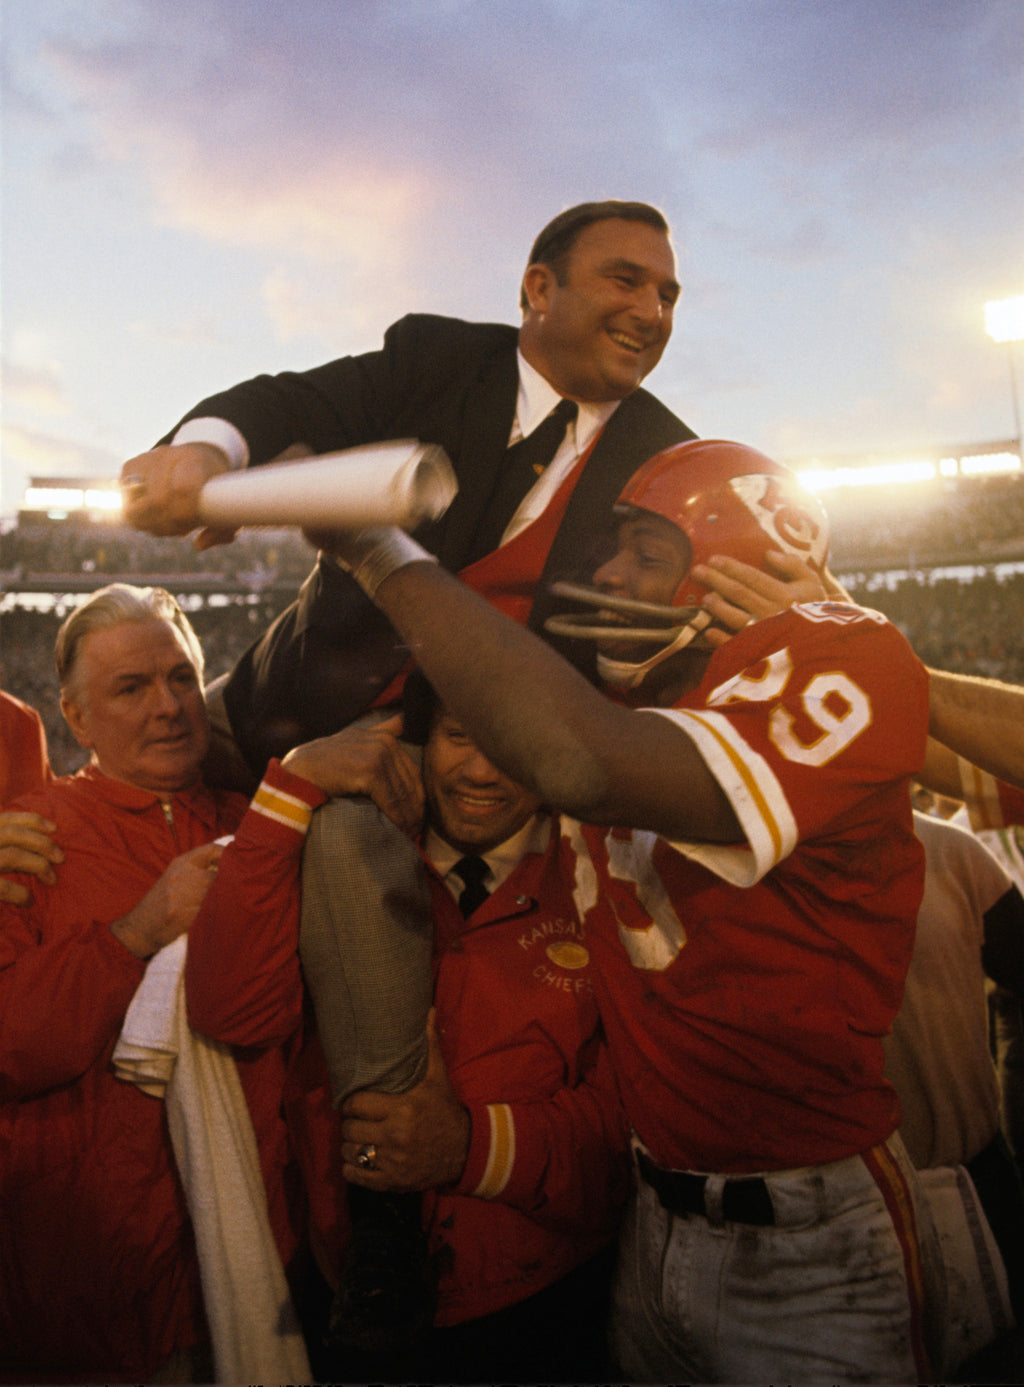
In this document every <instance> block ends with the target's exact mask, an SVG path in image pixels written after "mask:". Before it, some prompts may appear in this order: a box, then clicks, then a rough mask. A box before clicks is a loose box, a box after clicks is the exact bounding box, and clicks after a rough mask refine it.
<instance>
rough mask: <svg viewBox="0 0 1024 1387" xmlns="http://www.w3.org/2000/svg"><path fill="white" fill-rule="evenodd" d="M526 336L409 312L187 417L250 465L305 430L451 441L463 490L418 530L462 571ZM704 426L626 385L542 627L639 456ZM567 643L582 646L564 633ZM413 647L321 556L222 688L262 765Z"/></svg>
mask: <svg viewBox="0 0 1024 1387" xmlns="http://www.w3.org/2000/svg"><path fill="white" fill-rule="evenodd" d="M517 341H518V332H517V330H516V329H515V328H513V327H509V326H506V325H504V324H499V323H465V322H462V321H461V320H459V319H455V318H439V317H431V316H426V315H422V314H416V315H410V316H409V317H406V318H403V319H401V320H400V321H399V322H397V323H395V324H394V325H393V326H392V327H391V328H389V329H388V331H387V333H386V334H385V337H384V346H383V349H382V350H381V351H378V352H368V353H366V354H365V355H362V356H355V357H344V358H342V359H341V360H338V361H333V362H329V363H328V364H327V365H325V366H319V367H316V368H315V369H314V370H312V371H306V372H303V373H301V374H296V373H286V374H283V375H278V376H259V377H257V378H256V379H255V380H252V381H248V382H245V383H244V384H242V385H239V386H235V387H234V388H233V389H231V390H228V391H226V392H225V393H224V394H221V395H215V396H212V397H210V398H209V399H207V400H204V401H203V402H202V403H201V404H200V405H198V406H197V407H196V408H195V409H194V410H192V411H191V412H190V414H189V415H188V416H186V417H188V418H194V417H197V416H202V415H214V416H216V417H218V418H222V419H228V420H230V422H231V423H233V424H234V425H235V426H236V427H237V428H238V429H239V430H240V431H241V432H242V433H243V434H244V435H245V438H246V439H247V440H248V443H249V447H250V453H251V457H250V465H254V464H255V465H259V464H260V463H262V462H266V461H268V460H269V459H271V458H273V457H276V456H277V455H278V454H279V453H281V452H282V451H283V450H284V449H285V448H287V447H289V446H291V445H292V444H294V443H297V442H299V443H305V444H307V445H308V446H309V447H310V448H312V450H313V451H314V453H323V452H331V451H334V450H336V449H339V448H350V447H355V446H357V445H359V444H365V443H374V442H382V441H385V440H387V439H393V438H418V439H420V440H421V441H422V442H424V443H438V444H440V445H441V447H443V448H444V450H445V452H446V453H447V454H448V456H449V458H450V459H451V461H452V465H453V466H454V468H455V472H456V475H457V477H458V481H459V493H458V495H457V496H456V498H455V500H454V501H453V503H452V505H451V507H450V508H449V510H448V512H447V513H446V514H445V515H444V516H442V517H441V519H440V520H438V521H433V522H429V523H427V524H425V525H423V526H421V527H420V529H419V530H418V531H417V532H416V537H417V539H418V540H419V541H420V542H421V543H422V544H423V545H425V547H426V548H428V549H429V550H430V551H431V552H432V553H435V554H437V556H438V558H439V559H440V561H441V563H442V564H444V566H445V567H446V568H448V569H450V570H451V571H452V572H457V571H458V569H459V568H461V567H462V566H463V565H464V563H465V561H466V557H467V554H468V551H469V546H470V544H471V542H472V539H473V535H474V533H475V531H476V528H477V525H478V523H479V521H480V519H481V517H482V516H483V515H484V514H485V513H486V511H487V507H488V503H489V500H490V497H491V493H492V491H493V489H494V486H495V483H496V481H497V477H498V474H499V470H500V467H501V462H502V458H503V456H504V453H505V449H506V446H507V443H508V435H509V431H510V429H511V427H512V420H513V418H514V416H515V408H516V396H517V391H518V382H519V376H518V367H517V361H516V344H517ZM693 437H694V434H693V433H692V431H691V430H690V429H688V428H687V427H686V425H685V424H683V423H682V422H681V421H680V420H679V419H677V418H676V416H675V415H674V414H672V413H671V411H670V410H668V409H666V408H665V406H664V405H662V404H661V403H660V402H659V401H658V400H656V399H655V398H654V396H653V395H650V394H648V393H647V391H646V390H637V391H635V392H634V393H633V394H632V395H630V396H628V397H627V398H626V399H625V400H623V401H622V403H621V404H620V405H619V407H618V409H617V410H616V411H615V413H614V414H613V415H612V417H611V419H610V420H609V422H608V424H607V425H606V427H605V429H604V432H603V433H602V435H601V437H600V439H599V440H598V443H597V446H596V447H595V449H594V451H593V453H592V455H591V457H590V460H589V462H588V463H587V466H586V467H585V469H584V472H583V476H582V477H581V478H580V480H579V482H578V483H577V486H576V489H575V491H574V493H573V496H572V499H571V501H570V504H569V508H568V511H567V513H566V516H565V519H564V521H563V523H562V526H561V528H560V530H559V532H558V536H557V538H556V540H555V542H554V544H553V545H552V547H551V552H550V554H549V556H548V561H547V564H546V566H545V570H544V575H543V578H542V582H541V587H540V591H539V594H538V597H537V599H536V601H535V603H534V608H533V612H532V614H531V618H530V625H531V626H532V627H534V628H535V629H538V630H539V629H540V628H541V626H542V623H543V621H544V619H545V617H546V616H547V615H549V614H550V611H551V602H550V598H549V596H548V593H547V588H548V585H549V584H550V583H551V582H552V581H554V579H555V578H556V577H560V576H568V575H572V576H575V577H577V578H580V577H584V576H589V575H588V574H586V573H584V572H583V571H582V569H581V565H583V564H585V559H586V556H587V555H588V554H589V552H590V548H591V545H592V542H593V538H594V536H595V535H596V534H597V533H599V532H600V531H601V529H602V528H603V527H604V526H605V525H606V524H607V518H608V516H609V514H610V511H611V507H612V505H613V504H614V501H615V498H616V497H617V496H618V494H619V492H620V491H621V489H622V487H623V485H624V483H625V482H626V480H627V479H628V478H629V477H630V476H632V474H633V473H634V472H635V471H636V469H637V467H639V465H640V464H641V463H642V462H644V461H645V460H646V459H647V458H648V457H651V456H652V455H653V454H654V453H657V452H660V451H661V449H662V448H667V447H670V446H671V445H672V444H673V443H680V442H683V441H684V440H685V439H688V438H693ZM299 465H301V464H299ZM503 519H504V520H505V521H506V522H507V520H509V519H511V514H510V515H509V516H506V517H503ZM565 653H566V654H568V655H569V656H570V657H571V658H577V652H576V651H574V650H571V649H569V648H568V647H567V648H566V650H565ZM405 656H406V652H405V651H404V650H403V649H402V648H401V647H400V645H399V643H398V641H397V637H396V636H395V634H394V631H393V630H392V628H391V627H390V625H389V624H388V623H387V622H386V621H385V620H384V618H383V617H382V616H381V615H380V614H379V613H378V612H377V610H376V608H375V607H373V606H372V604H371V603H369V601H368V600H367V599H366V598H365V597H364V596H363V594H362V592H361V591H360V589H359V588H358V587H357V586H356V584H355V583H354V582H353V581H352V580H351V579H350V578H349V577H348V576H347V575H345V574H343V573H341V572H340V571H339V570H338V569H337V568H336V567H335V566H334V565H333V564H329V563H328V564H324V563H318V564H317V566H316V568H315V569H314V571H313V572H312V573H311V574H310V576H309V578H308V579H307V580H306V582H305V583H304V584H303V587H302V590H301V592H300V594H299V597H298V600H297V602H296V603H295V604H293V606H292V607H290V608H289V609H288V610H287V611H286V612H284V613H283V614H282V616H281V617H279V618H278V620H277V621H276V622H275V623H274V625H273V626H272V627H271V628H270V630H269V631H268V632H267V633H266V635H265V636H264V637H263V638H262V639H261V640H260V641H258V642H257V643H256V645H254V646H253V647H252V648H251V649H250V650H249V651H247V652H246V654H245V655H244V656H243V657H242V659H241V660H240V661H239V664H238V665H237V666H236V668H235V670H234V671H233V672H232V674H231V676H230V678H229V680H228V684H227V687H226V689H225V703H226V706H227V710H228V714H229V717H230V719H231V724H232V728H233V730H234V733H235V736H236V739H237V740H238V742H239V744H240V746H241V747H242V749H243V751H244V753H245V755H246V757H247V759H248V760H249V761H250V764H251V765H252V767H253V769H254V771H256V773H260V771H261V770H262V768H263V766H264V765H265V764H266V761H267V759H268V757H269V756H272V755H282V754H283V753H284V751H286V750H288V748H289V747H291V746H294V745H296V744H297V743H298V742H299V741H302V740H307V739H308V738H310V737H315V736H324V735H326V734H327V733H330V732H334V731H337V730H338V729H339V728H340V727H343V726H345V725H346V724H347V723H348V722H350V721H351V720H352V719H353V718H354V717H357V716H358V715H359V713H361V712H362V711H364V710H365V709H366V708H367V707H369V705H370V704H371V703H372V702H373V700H374V698H375V697H376V695H377V693H378V692H379V691H380V690H381V689H383V688H384V687H385V686H386V684H387V683H388V682H389V680H390V679H391V678H392V677H393V675H394V673H395V672H397V670H398V669H399V668H400V667H401V665H402V663H403V662H404V659H405Z"/></svg>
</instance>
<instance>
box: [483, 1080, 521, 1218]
mask: <svg viewBox="0 0 1024 1387" xmlns="http://www.w3.org/2000/svg"><path fill="white" fill-rule="evenodd" d="M487 1116H488V1118H489V1119H490V1124H491V1149H490V1153H489V1155H488V1157H487V1165H486V1166H485V1168H484V1173H483V1176H482V1177H481V1179H480V1183H479V1184H478V1185H477V1187H476V1189H475V1190H474V1191H473V1194H474V1196H475V1197H476V1198H477V1199H497V1197H498V1196H499V1195H500V1194H501V1192H502V1191H503V1190H504V1188H505V1186H506V1185H507V1184H508V1182H509V1180H510V1179H511V1177H512V1168H513V1166H514V1165H515V1161H516V1124H515V1120H514V1119H513V1117H512V1109H511V1108H510V1107H509V1106H508V1104H507V1103H488V1105H487Z"/></svg>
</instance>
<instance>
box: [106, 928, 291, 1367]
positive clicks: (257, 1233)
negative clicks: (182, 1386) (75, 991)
mask: <svg viewBox="0 0 1024 1387" xmlns="http://www.w3.org/2000/svg"><path fill="white" fill-rule="evenodd" d="M186 939H187V936H186V935H184V934H183V935H180V936H179V938H177V939H176V940H175V941H174V942H173V943H172V944H168V945H167V946H166V947H165V948H163V949H161V950H160V951H159V953H157V954H155V955H154V956H153V958H152V959H150V961H149V964H148V966H147V968H146V974H145V977H144V978H143V980H142V982H141V983H140V985H139V988H138V991H137V992H136V994H135V996H134V998H133V999H132V1003H131V1006H130V1007H129V1008H128V1014H127V1015H126V1017H125V1020H124V1026H123V1028H122V1031H121V1038H120V1039H119V1040H118V1043H117V1046H116V1048H115V1050H114V1068H115V1071H116V1073H117V1075H118V1077H119V1078H122V1079H125V1080H127V1081H129V1082H131V1083H134V1084H138V1086H139V1087H140V1088H141V1089H143V1090H144V1092H146V1093H149V1094H152V1095H153V1096H154V1097H164V1098H165V1099H166V1103H167V1121H168V1124H169V1126H170V1131H171V1141H172V1143H173V1146H174V1153H175V1157H176V1158H177V1162H178V1169H179V1171H180V1173H181V1179H182V1184H183V1185H184V1187H185V1194H186V1196H187V1199H188V1205H189V1211H190V1213H191V1215H192V1224H193V1228H194V1230H195V1237H196V1248H197V1251H198V1254H199V1266H200V1271H201V1274H202V1280H203V1298H204V1302H205V1305H206V1316H207V1320H208V1321H209V1324H210V1332H211V1335H212V1337H213V1353H214V1362H215V1366H216V1372H217V1381H218V1382H247V1383H265V1384H270V1383H273V1384H284V1383H301V1382H310V1381H311V1380H312V1375H311V1372H310V1367H309V1359H308V1357H307V1355H306V1346H305V1342H304V1340H303V1338H302V1334H301V1331H300V1329H299V1325H298V1318H297V1316H296V1314H295V1308H294V1306H293V1305H292V1301H291V1296H290V1294H289V1292H288V1283H287V1282H286V1280H285V1276H284V1271H283V1269H282V1267H281V1259H280V1257H279V1255H278V1252H277V1246H276V1244H275V1242H274V1237H273V1234H272V1233H271V1230H270V1221H269V1218H268V1216H267V1199H266V1191H265V1189H264V1186H263V1177H262V1173H261V1171H260V1164H259V1156H258V1154H257V1151H256V1138H255V1136H254V1134H253V1130H252V1123H251V1121H250V1119H249V1110H248V1108H247V1106H246V1102H245V1096H244V1094H243V1093H242V1086H241V1083H240V1082H239V1078H238V1071H237V1070H236V1068H235V1062H234V1059H233V1058H232V1055H231V1050H230V1047H229V1046H227V1045H221V1044H220V1043H218V1042H217V1041H213V1040H208V1039H206V1037H205V1036H201V1035H198V1034H197V1033H196V1032H195V1031H193V1030H192V1028H191V1027H190V1026H189V1024H188V1020H187V1018H186V1015H185V988H184V978H183V969H184V964H185V948H186Z"/></svg>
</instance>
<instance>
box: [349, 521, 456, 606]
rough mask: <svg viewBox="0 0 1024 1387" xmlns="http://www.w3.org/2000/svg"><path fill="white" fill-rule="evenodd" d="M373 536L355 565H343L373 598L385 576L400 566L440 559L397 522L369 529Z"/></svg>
mask: <svg viewBox="0 0 1024 1387" xmlns="http://www.w3.org/2000/svg"><path fill="white" fill-rule="evenodd" d="M371 536H372V537H373V540H374V542H373V543H372V546H371V547H370V548H369V549H367V551H366V552H365V553H364V554H363V555H362V557H361V558H360V559H358V561H357V562H356V563H355V565H354V566H349V565H347V564H343V567H348V568H349V572H350V573H351V574H352V577H353V578H354V579H355V580H356V582H357V583H358V584H359V586H360V587H361V588H362V590H363V591H364V592H365V593H366V595H367V597H369V598H370V599H371V600H372V599H373V598H374V597H376V595H377V589H378V588H379V587H380V585H381V583H383V581H384V579H385V578H389V577H390V576H391V574H392V573H394V572H396V570H397V569H399V568H404V567H405V566H406V564H410V563H419V562H426V563H437V557H436V555H434V554H429V553H428V552H427V550H426V549H424V548H423V546H422V544H417V543H416V541H415V540H414V539H413V538H412V537H411V536H410V535H407V534H406V533H405V531H404V530H400V529H398V528H397V526H388V527H386V528H382V529H380V530H376V531H373V530H368V531H366V538H367V539H368V540H369V539H370V538H371Z"/></svg>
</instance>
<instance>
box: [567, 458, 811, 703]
mask: <svg viewBox="0 0 1024 1387" xmlns="http://www.w3.org/2000/svg"><path fill="white" fill-rule="evenodd" d="M615 509H616V514H618V515H621V517H622V518H624V519H625V518H626V517H628V515H629V513H630V512H631V511H632V510H642V511H653V512H655V513H656V514H657V515H660V516H663V517H664V518H665V519H666V520H669V521H671V523H672V524H673V525H675V526H676V527H677V528H678V529H680V530H681V531H682V532H683V534H684V535H686V537H687V539H688V540H689V543H690V549H691V556H690V566H691V568H692V566H693V565H694V564H697V563H705V562H707V560H708V559H710V558H711V557H712V555H714V554H725V555H728V556H729V557H730V558H734V559H741V560H742V561H743V562H744V563H748V564H751V565H753V566H754V567H755V568H761V569H766V563H765V557H766V555H767V553H768V551H769V550H771V549H775V550H780V549H781V550H783V551H784V552H787V553H791V554H797V555H799V556H800V558H802V559H803V560H804V561H805V562H806V563H808V564H810V566H811V567H812V568H814V569H815V570H816V571H817V572H819V573H821V572H822V571H823V570H824V568H825V564H826V561H827V557H828V517H827V516H826V514H825V509H824V507H823V506H822V504H821V502H820V501H819V500H818V499H817V497H816V496H814V495H813V494H812V493H811V492H809V491H807V490H805V489H804V487H802V486H801V485H800V483H799V482H798V481H797V479H796V477H795V476H794V474H793V473H792V472H791V471H790V470H789V469H788V468H787V467H783V466H782V464H781V463H778V462H774V461H773V460H772V459H771V458H769V457H766V456H765V454H764V453H759V452H758V451H757V450H756V449H755V448H748V447H746V446H745V445H744V444H742V443H728V442H723V441H722V440H720V439H696V440H694V441H693V442H690V443H680V444H678V445H677V446H676V447H674V448H666V449H665V451H664V452H661V453H658V454H656V455H655V456H654V457H652V458H650V459H648V461H647V462H645V463H644V465H643V466H642V467H641V468H640V469H639V471H638V472H636V473H634V475H633V476H632V477H631V478H630V480H629V482H628V483H627V484H626V486H625V488H624V489H623V491H622V494H621V495H620V497H619V499H618V502H617V504H616V508H615ZM766 571H767V570H766ZM554 590H555V591H556V592H558V593H559V594H561V595H562V596H565V597H572V598H574V599H575V600H577V601H581V602H584V603H586V604H587V605H588V606H595V607H600V608H602V609H604V610H606V611H610V612H613V613H617V616H614V617H612V618H611V619H609V620H608V622H607V623H604V622H602V620H601V618H600V617H597V618H586V619H582V618H580V617H579V616H578V615H568V616H556V617H552V618H551V620H550V621H548V622H547V623H545V624H546V627H547V629H548V630H550V631H553V632H555V633H557V634H559V635H571V636H585V637H588V638H590V639H596V638H598V637H600V638H601V639H602V640H603V641H606V640H609V639H621V640H624V641H630V642H634V643H635V642H636V641H638V640H646V641H655V642H658V643H659V644H660V645H661V647H662V648H661V649H660V650H658V651H657V652H656V653H655V654H654V655H653V656H652V657H651V658H650V659H648V660H645V661H644V662H642V663H640V664H626V663H624V662H622V661H614V660H610V659H609V658H608V657H606V656H601V657H599V665H600V668H601V673H602V675H603V676H604V678H605V679H606V682H609V683H614V684H617V685H620V686H625V687H635V686H636V685H637V684H638V683H639V682H640V681H641V679H643V677H644V675H645V674H646V673H647V672H648V670H650V669H652V668H653V667H654V666H655V665H656V664H660V663H661V661H662V660H664V659H666V658H667V657H668V656H669V655H671V654H674V653H675V651H677V650H681V649H683V647H684V646H686V645H688V644H689V643H690V642H691V641H692V640H693V639H694V637H695V636H697V635H698V634H699V632H700V631H702V630H703V629H704V628H705V627H706V626H707V625H708V624H709V623H710V620H711V617H710V614H709V613H708V612H707V611H705V610H704V609H703V608H702V607H701V605H700V604H701V603H702V602H703V600H704V598H705V597H706V596H707V594H708V589H707V588H706V587H703V586H702V585H701V584H699V583H697V582H694V581H693V580H692V579H691V578H690V577H689V574H687V576H686V577H685V578H684V579H683V581H682V583H680V585H679V587H678V588H677V590H676V593H675V596H674V597H673V599H672V603H671V605H670V606H667V607H661V606H657V605H654V604H651V603H645V602H634V601H632V600H630V599H626V598H618V597H614V596H611V595H609V594H607V593H601V592H598V590H597V589H595V588H585V587H577V586H575V585H572V584H568V583H559V584H556V585H555V589H554ZM623 615H627V616H630V617H641V618H643V619H644V620H645V622H647V623H648V625H647V626H645V627H644V628H638V627H636V626H632V627H626V626H624V625H623V624H622V616H623ZM651 623H653V625H652V624H651Z"/></svg>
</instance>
